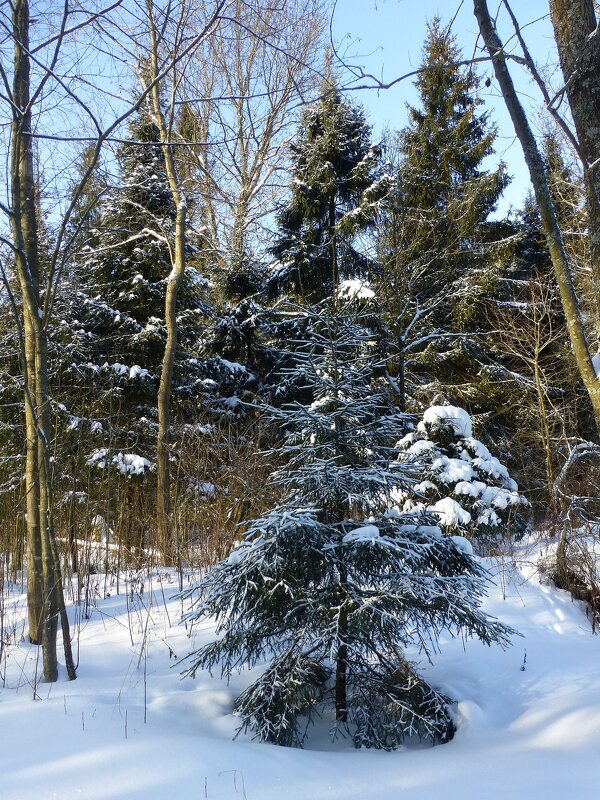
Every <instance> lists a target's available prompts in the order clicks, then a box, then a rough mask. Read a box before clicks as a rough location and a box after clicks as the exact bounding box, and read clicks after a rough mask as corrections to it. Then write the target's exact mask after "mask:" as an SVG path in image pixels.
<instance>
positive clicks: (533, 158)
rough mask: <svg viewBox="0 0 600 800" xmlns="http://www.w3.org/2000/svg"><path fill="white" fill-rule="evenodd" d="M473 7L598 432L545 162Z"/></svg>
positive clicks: (488, 28) (596, 395) (598, 406)
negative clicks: (525, 169) (528, 186)
mask: <svg viewBox="0 0 600 800" xmlns="http://www.w3.org/2000/svg"><path fill="white" fill-rule="evenodd" d="M473 7H474V11H475V16H476V18H477V22H478V23H479V30H480V32H481V36H482V38H483V41H484V43H485V46H486V49H487V51H488V52H489V54H490V56H491V57H492V64H493V67H494V73H495V75H496V79H497V81H498V84H499V86H500V90H501V92H502V96H503V97H504V102H505V103H506V107H507V109H508V112H509V114H510V117H511V119H512V122H513V125H514V128H515V133H516V135H517V138H518V139H519V142H520V144H521V147H522V149H523V155H524V157H525V162H526V164H527V167H528V169H529V175H530V178H531V183H532V185H533V190H534V193H535V198H536V201H537V204H538V207H539V210H540V216H541V220H542V227H543V229H544V233H545V236H546V243H547V246H548V250H549V252H550V258H551V259H552V265H553V268H554V273H555V275H556V280H557V283H558V288H559V291H560V297H561V302H562V306H563V310H564V313H565V319H566V322H567V329H568V332H569V339H570V342H571V347H572V349H573V354H574V356H575V361H576V363H577V367H578V370H579V374H580V376H581V379H582V382H583V384H584V386H585V388H586V390H587V392H588V395H589V397H590V401H591V405H592V409H593V414H594V420H595V423H596V430H597V432H598V433H599V434H600V378H598V376H597V375H596V371H595V369H594V365H593V363H592V358H591V354H590V347H589V344H588V341H587V338H586V334H585V329H584V325H583V320H582V318H581V313H580V309H579V302H578V298H577V295H576V293H575V288H574V286H573V279H572V275H571V268H570V265H569V260H568V257H567V254H566V252H565V248H564V244H563V240H562V236H561V231H560V227H559V225H558V220H557V218H556V213H555V210H554V204H553V202H552V197H551V195H550V189H549V186H548V180H547V175H546V169H545V163H544V160H543V158H542V157H541V155H540V152H539V149H538V146H537V142H536V140H535V137H534V135H533V132H532V130H531V127H530V125H529V122H528V120H527V116H526V114H525V111H524V110H523V107H522V105H521V103H520V102H519V98H518V96H517V93H516V91H515V87H514V84H513V82H512V78H511V76H510V73H509V71H508V67H507V64H506V59H505V57H504V54H503V49H502V43H501V41H500V38H499V37H498V33H497V31H496V27H495V25H494V23H493V21H492V19H491V17H490V13H489V10H488V7H487V3H486V2H485V0H473Z"/></svg>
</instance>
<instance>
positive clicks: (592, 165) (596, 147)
mask: <svg viewBox="0 0 600 800" xmlns="http://www.w3.org/2000/svg"><path fill="white" fill-rule="evenodd" d="M550 16H551V19H552V25H553V28H554V38H555V39H556V44H557V46H558V56H559V59H560V66H561V69H562V73H563V78H564V82H565V92H566V95H567V98H568V101H569V106H570V108H571V114H572V117H573V122H574V124H575V131H576V133H577V138H578V140H579V153H580V155H581V157H582V159H583V162H584V163H583V168H584V175H585V184H586V200H587V212H588V225H589V245H590V260H591V268H592V276H593V281H594V286H595V287H596V295H595V298H594V299H595V312H596V320H595V325H596V334H597V338H598V343H599V344H600V31H598V28H597V22H596V13H595V10H594V2H593V0H550Z"/></svg>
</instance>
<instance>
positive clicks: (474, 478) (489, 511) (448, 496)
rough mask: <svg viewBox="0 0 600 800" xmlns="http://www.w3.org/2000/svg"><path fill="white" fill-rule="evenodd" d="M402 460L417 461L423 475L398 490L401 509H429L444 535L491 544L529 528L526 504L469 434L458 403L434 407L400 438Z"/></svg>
mask: <svg viewBox="0 0 600 800" xmlns="http://www.w3.org/2000/svg"><path fill="white" fill-rule="evenodd" d="M397 447H398V448H399V450H400V461H402V462H404V463H407V462H411V461H417V462H418V463H419V464H420V465H421V466H422V467H423V475H422V480H421V482H420V483H418V484H417V485H416V486H415V487H414V490H415V491H416V492H417V493H418V495H420V497H415V496H414V494H407V493H406V492H404V493H402V492H401V493H399V495H398V498H397V499H399V501H400V505H401V507H402V510H403V511H408V512H414V511H419V510H421V511H426V512H431V513H433V514H434V515H435V517H436V518H437V520H438V522H439V525H440V527H441V528H442V530H443V531H444V533H446V534H448V535H452V534H460V535H464V536H467V537H469V538H473V539H478V540H482V541H485V542H486V543H488V544H489V543H492V542H494V541H496V540H498V539H500V538H503V537H506V536H510V537H512V538H518V537H520V536H521V535H522V534H523V533H524V531H525V530H526V528H527V520H528V511H529V504H528V502H527V500H526V499H525V497H523V496H522V495H520V494H519V491H518V487H517V484H516V483H515V481H514V480H513V479H512V478H511V477H510V475H509V474H508V470H507V469H506V467H505V466H504V464H501V463H500V461H498V459H497V458H495V457H494V456H492V454H491V453H490V451H489V450H488V448H487V447H486V446H485V445H484V444H482V443H481V442H480V441H479V440H478V439H475V438H473V430H472V424H471V418H470V416H469V415H468V414H467V412H466V411H465V410H464V409H462V408H456V407H455V406H432V407H431V408H428V409H427V410H426V411H425V413H424V414H423V418H422V420H421V421H420V422H419V424H418V425H417V428H416V430H415V431H412V432H411V433H408V434H407V435H406V436H404V438H403V439H401V440H400V441H399V442H398V444H397Z"/></svg>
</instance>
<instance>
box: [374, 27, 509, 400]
mask: <svg viewBox="0 0 600 800" xmlns="http://www.w3.org/2000/svg"><path fill="white" fill-rule="evenodd" d="M460 60H461V53H460V50H459V48H458V46H457V44H456V39H455V37H453V36H452V35H451V33H450V31H449V30H448V29H447V28H444V27H443V26H442V25H441V22H440V20H439V19H438V18H436V19H434V20H433V21H432V22H431V23H430V24H429V26H428V33H427V38H426V41H425V44H424V48H423V59H422V62H421V66H422V71H421V72H420V73H419V76H418V78H417V81H416V86H417V90H418V93H419V99H420V106H419V107H409V124H408V126H407V128H406V129H405V130H403V131H402V132H401V133H400V134H399V136H398V139H397V142H396V146H397V149H398V160H399V167H398V171H397V181H396V185H395V188H394V191H393V192H392V194H391V197H390V201H389V203H388V207H387V209H386V213H385V215H384V220H383V224H382V226H381V230H382V235H381V236H380V239H379V249H380V257H381V259H382V261H383V262H384V265H385V272H384V277H383V285H384V294H385V295H386V304H387V307H388V314H389V316H390V319H391V327H392V329H393V331H394V334H395V336H394V338H395V340H396V342H397V348H398V350H399V351H400V356H399V359H398V361H399V366H398V367H397V371H399V372H402V371H403V366H404V365H403V364H402V352H403V351H404V355H405V359H406V361H408V362H409V364H408V368H409V369H410V370H412V371H413V372H416V373H417V374H419V373H420V374H421V378H420V380H418V381H417V384H418V383H421V384H422V383H425V384H429V383H431V384H432V387H433V386H435V384H436V383H437V384H438V387H439V384H440V383H443V382H444V381H445V382H446V383H452V382H453V381H456V378H457V375H458V374H461V380H460V382H461V383H463V382H464V375H465V373H466V374H468V373H469V372H470V373H471V375H472V376H474V375H475V374H476V373H477V370H478V365H477V364H476V363H475V362H476V361H477V359H478V358H479V359H480V360H481V359H483V360H484V361H485V357H484V356H483V355H482V354H481V352H478V351H477V348H476V347H475V346H474V344H475V340H474V339H473V338H472V337H471V338H466V337H464V336H462V334H463V333H466V332H470V333H473V332H474V331H476V330H477V328H478V325H479V323H480V320H479V319H478V318H477V309H478V304H477V302H476V298H477V296H478V294H479V292H480V291H481V290H482V288H483V289H484V288H485V287H486V285H487V284H488V283H489V282H490V280H491V279H492V278H493V275H492V273H491V271H490V269H489V261H490V247H489V246H488V244H486V243H487V242H490V241H493V240H496V239H497V238H499V231H498V230H497V229H496V226H495V225H494V224H493V223H491V222H489V221H488V218H489V215H490V213H491V212H492V211H493V210H494V209H495V207H496V204H497V202H498V199H499V198H500V195H501V193H502V191H503V189H504V187H505V186H506V184H507V181H508V179H507V176H506V174H505V172H504V168H503V167H502V166H500V167H498V168H497V169H495V170H492V171H488V170H486V169H485V168H484V167H483V161H484V159H485V158H486V157H487V156H489V155H490V154H491V153H492V152H493V142H494V135H495V134H494V130H493V128H492V127H491V125H490V122H489V119H488V115H487V114H486V113H481V112H480V111H479V110H478V106H479V101H478V99H477V88H478V78H477V76H476V74H475V73H474V71H473V67H472V66H466V67H465V66H460V65H459V62H460ZM400 377H403V375H401V376H400ZM432 387H430V388H429V389H427V388H426V389H425V394H427V393H429V394H430V395H431V393H432ZM416 391H418V389H417V390H416ZM433 391H435V389H433ZM426 399H427V398H426ZM429 399H430V398H429ZM455 399H456V398H455ZM463 399H464V398H463Z"/></svg>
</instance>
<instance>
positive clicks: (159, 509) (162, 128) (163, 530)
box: [146, 0, 187, 564]
mask: <svg viewBox="0 0 600 800" xmlns="http://www.w3.org/2000/svg"><path fill="white" fill-rule="evenodd" d="M146 10H147V14H148V21H149V23H150V80H151V81H154V85H153V88H152V92H151V94H150V102H151V105H152V116H153V118H154V122H155V124H156V126H157V128H158V130H159V134H160V139H161V142H162V150H163V155H164V159H165V169H166V173H167V179H168V182H169V188H170V190H171V195H172V197H173V201H174V203H175V209H176V216H175V243H174V246H173V248H172V249H171V253H172V255H171V262H172V270H171V274H170V275H169V277H168V281H167V294H166V298H165V326H166V329H167V341H166V344H165V352H164V356H163V361H162V369H161V374H160V384H159V387H158V401H157V405H158V442H157V456H156V478H157V496H156V516H157V519H156V522H157V538H158V546H159V548H160V550H161V552H162V554H163V556H164V557H165V559H166V561H167V562H168V563H172V564H175V554H174V553H173V548H172V542H171V541H170V539H171V537H170V536H169V516H170V505H171V503H170V496H171V486H170V472H169V449H170V448H169V436H170V428H171V394H172V388H173V371H174V367H175V357H176V355H177V297H178V295H179V290H180V288H181V285H182V283H183V278H184V273H185V233H186V227H187V200H186V197H185V194H184V192H183V187H182V182H181V181H180V180H179V176H178V174H177V166H176V164H175V158H174V155H173V148H172V146H171V144H170V136H171V134H170V131H171V127H170V126H169V125H167V122H166V120H165V115H164V113H163V109H162V105H161V97H160V84H159V82H158V81H157V77H158V75H159V67H158V47H159V44H158V37H157V30H156V26H155V24H154V17H153V6H152V0H147V1H146Z"/></svg>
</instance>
